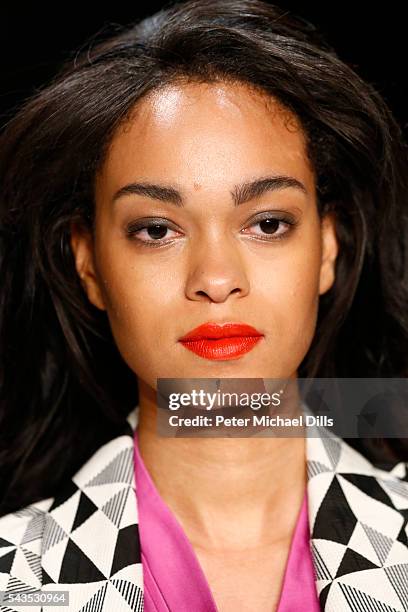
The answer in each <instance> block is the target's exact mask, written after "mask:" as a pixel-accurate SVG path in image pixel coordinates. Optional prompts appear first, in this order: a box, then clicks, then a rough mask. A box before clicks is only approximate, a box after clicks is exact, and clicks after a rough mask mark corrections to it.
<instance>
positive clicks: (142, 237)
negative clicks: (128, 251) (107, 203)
mask: <svg viewBox="0 0 408 612" xmlns="http://www.w3.org/2000/svg"><path fill="white" fill-rule="evenodd" d="M169 232H174V233H178V232H177V230H173V229H172V228H171V224H170V223H169V222H168V221H166V220H165V219H158V218H156V219H140V220H139V221H137V222H134V223H130V224H129V225H128V226H127V227H126V233H127V235H128V236H129V237H130V238H132V239H134V240H137V241H138V242H141V243H144V244H145V245H146V246H153V247H155V246H160V245H161V244H163V243H164V242H167V240H171V239H172V238H174V236H171V235H170V236H169ZM165 239H166V240H165Z"/></svg>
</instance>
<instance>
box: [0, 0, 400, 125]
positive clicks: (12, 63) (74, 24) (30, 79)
mask: <svg viewBox="0 0 408 612" xmlns="http://www.w3.org/2000/svg"><path fill="white" fill-rule="evenodd" d="M30 4H31V6H30ZM30 4H28V5H27V6H24V5H23V4H22V3H19V2H15V3H12V2H3V3H2V4H1V8H0V74H1V89H0V124H3V123H4V122H5V121H6V120H7V118H8V117H10V116H11V115H12V114H13V112H14V111H15V110H16V109H17V108H18V106H19V104H21V102H22V101H23V100H24V98H25V97H27V96H28V95H30V94H31V93H34V92H35V89H36V87H39V86H41V85H42V84H44V83H46V82H47V81H48V80H49V79H50V78H51V77H52V76H53V75H54V74H55V73H56V71H57V69H58V67H59V66H60V64H61V63H62V61H63V60H64V59H65V58H67V57H68V55H69V54H70V53H72V52H74V51H75V50H78V49H79V48H82V47H83V46H85V45H86V43H87V42H88V41H90V39H91V38H92V37H93V36H94V35H95V34H97V33H98V32H100V31H101V30H103V28H104V27H106V26H109V24H111V23H119V24H128V23H131V22H132V21H134V20H137V19H139V18H140V17H144V16H145V15H148V14H151V13H153V12H155V11H156V10H158V9H160V8H161V7H163V6H164V5H165V3H164V2H153V1H152V2H149V4H148V6H147V5H145V4H142V3H140V2H139V3H138V2H137V0H136V1H135V0H133V2H126V3H124V2H116V3H112V4H108V5H107V6H106V7H97V6H95V5H94V7H90V6H87V3H86V2H83V3H82V5H81V4H77V5H76V4H75V3H72V2H67V3H59V2H58V3H50V4H49V6H46V5H45V3H40V2H35V3H34V2H33V3H30ZM276 4H278V5H279V6H280V7H282V8H284V9H286V10H288V11H289V12H293V13H296V14H298V15H300V16H302V17H304V18H305V19H307V20H309V21H311V22H312V23H314V24H315V25H316V26H317V27H318V28H319V29H320V30H321V31H322V32H323V33H324V34H325V36H326V38H327V39H328V41H329V42H330V43H331V44H332V46H334V48H335V49H336V50H337V52H338V54H339V55H340V57H341V58H342V59H343V60H344V61H345V62H347V63H348V64H350V65H352V66H353V67H354V69H355V70H356V71H357V72H358V73H359V74H360V75H361V76H362V77H363V78H364V79H366V80H368V81H370V82H371V83H373V84H374V85H375V86H376V88H377V90H379V91H380V92H381V93H382V95H383V97H384V98H385V100H386V101H387V102H388V105H389V106H390V108H391V110H392V111H393V112H394V115H395V116H396V118H397V120H398V121H399V123H400V124H401V125H402V127H403V129H404V132H405V135H407V131H408V105H407V101H406V99H405V90H406V87H405V79H406V75H407V72H408V70H407V67H406V60H407V59H408V53H407V50H406V47H407V37H408V36H407V33H406V22H405V20H404V3H397V2H388V3H379V5H378V6H377V7H375V5H374V4H373V3H365V2H360V3H359V2H357V1H356V2H354V3H353V2H346V1H343V2H326V3H325V4H321V5H320V6H319V4H318V3H313V2H310V1H309V2H307V1H306V0H304V1H303V2H295V1H293V2H292V1H286V0H282V1H281V2H279V1H277V2H276Z"/></svg>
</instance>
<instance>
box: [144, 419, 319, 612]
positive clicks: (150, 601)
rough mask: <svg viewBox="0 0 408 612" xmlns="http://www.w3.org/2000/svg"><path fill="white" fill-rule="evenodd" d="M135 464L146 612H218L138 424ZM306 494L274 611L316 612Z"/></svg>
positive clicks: (317, 604) (316, 599)
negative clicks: (142, 445)
mask: <svg viewBox="0 0 408 612" xmlns="http://www.w3.org/2000/svg"><path fill="white" fill-rule="evenodd" d="M134 465H135V480H136V492H137V504H138V514H139V537H140V545H141V556H142V566H143V581H144V600H145V601H144V610H145V612H168V611H170V612H174V611H176V612H191V611H192V610H194V612H218V609H217V606H216V603H215V601H214V598H213V596H212V593H211V590H210V587H209V585H208V583H207V579H206V577H205V575H204V572H203V570H202V568H201V565H200V563H199V561H198V558H197V556H196V554H195V552H194V549H193V547H192V545H191V543H190V541H189V540H188V538H187V536H186V534H185V533H184V531H183V528H182V526H181V524H180V523H179V522H178V520H177V519H176V517H175V516H174V514H173V513H172V512H171V510H170V508H169V507H168V506H167V504H166V503H165V502H164V500H163V499H162V498H161V497H160V495H159V492H158V491H157V489H156V487H155V485H154V483H153V480H152V479H151V477H150V474H149V473H148V471H147V469H146V466H145V464H144V462H143V459H142V457H141V455H140V451H139V444H138V435H137V429H136V432H135V444H134ZM309 538H310V536H309V523H308V518H307V495H306V494H305V497H304V500H303V504H302V508H301V511H300V513H299V517H298V521H297V524H296V527H295V531H294V534H293V539H292V543H291V548H290V551H289V556H288V560H287V563H286V568H285V575H284V580H283V586H282V590H281V595H280V600H279V605H278V608H277V612H293V611H294V610H307V611H308V612H320V605H319V601H318V597H317V592H316V588H315V582H314V569H313V563H312V557H311V551H310V546H309Z"/></svg>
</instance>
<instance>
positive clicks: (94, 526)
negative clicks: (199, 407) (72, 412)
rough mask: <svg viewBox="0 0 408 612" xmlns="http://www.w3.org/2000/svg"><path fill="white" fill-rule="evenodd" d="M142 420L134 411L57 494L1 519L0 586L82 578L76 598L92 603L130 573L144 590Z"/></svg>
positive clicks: (34, 586)
mask: <svg viewBox="0 0 408 612" xmlns="http://www.w3.org/2000/svg"><path fill="white" fill-rule="evenodd" d="M137 418H138V413H137V408H135V409H134V410H133V411H132V412H131V413H130V414H129V415H128V417H127V422H126V423H125V424H124V427H123V432H121V434H120V435H119V436H116V437H115V438H113V439H111V440H109V441H108V442H107V443H106V444H104V445H103V446H101V447H100V448H99V449H98V450H97V451H96V452H95V453H94V454H93V455H92V456H91V457H90V459H89V460H88V461H86V462H85V464H84V465H83V466H82V467H81V469H80V470H79V471H78V472H77V473H76V474H75V475H74V476H73V477H72V479H71V480H70V481H69V482H68V483H67V484H66V485H65V486H64V487H63V488H62V489H61V490H60V491H59V492H58V494H57V495H56V496H55V497H51V498H48V499H44V500H41V501H38V502H36V503H34V504H31V505H29V506H27V507H25V508H22V509H20V510H18V511H15V512H12V513H10V514H7V515H5V516H3V517H1V518H0V547H1V548H0V591H5V592H14V591H21V592H23V591H34V590H35V591H39V590H59V588H62V586H59V585H68V584H69V585H73V584H77V586H78V585H79V583H80V589H79V591H78V589H76V591H78V593H76V595H77V596H78V597H80V598H81V600H84V604H85V603H86V601H87V600H89V598H91V597H92V594H94V591H95V587H96V586H98V587H100V588H102V589H105V591H106V592H105V595H104V597H108V592H107V587H108V584H107V583H108V582H110V583H112V584H113V583H114V582H115V579H116V580H117V581H119V582H120V583H124V584H125V583H126V582H127V581H129V577H131V578H130V586H131V587H132V588H133V591H134V590H135V589H136V590H137V586H138V581H139V579H140V577H141V567H139V566H141V560H140V545H139V537H138V517H137V504H136V494H135V482H134V469H133V451H134V442H133V434H134V429H135V427H136V424H137ZM101 535H103V537H101ZM125 543H126V546H125ZM132 573H134V575H133V578H132ZM119 582H118V584H119ZM116 590H117V589H116ZM128 590H129V589H128ZM72 594H73V595H74V596H75V593H70V595H72ZM88 596H89V597H88ZM111 597H113V600H112V601H114V596H113V595H111ZM112 605H113V604H112ZM115 605H116V604H115ZM116 608H117V609H121V608H120V606H119V605H116ZM70 609H71V607H70ZM78 609H79V608H78ZM87 609H88V608H87ZM89 609H91V608H89ZM135 609H138V608H135Z"/></svg>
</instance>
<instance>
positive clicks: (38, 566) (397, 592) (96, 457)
mask: <svg viewBox="0 0 408 612" xmlns="http://www.w3.org/2000/svg"><path fill="white" fill-rule="evenodd" d="M137 422H138V408H135V410H133V411H132V412H131V413H130V414H129V416H128V422H127V424H126V427H125V428H124V430H123V434H122V435H119V436H117V437H116V438H114V439H112V440H110V441H109V442H108V443H107V444H105V445H104V446H102V447H101V448H99V449H98V450H97V452H96V453H94V454H93V455H92V457H91V458H90V459H89V460H88V461H87V462H86V463H85V464H84V465H83V466H82V468H81V469H80V470H79V471H78V472H77V473H76V475H75V476H74V477H73V478H72V481H71V482H70V484H69V486H68V487H66V488H65V490H64V491H62V492H60V493H59V494H58V496H56V497H54V498H49V499H44V500H42V501H39V502H36V503H34V504H32V505H30V506H27V507H25V508H23V509H21V510H19V511H17V512H13V513H10V514H8V515H6V516H3V517H2V518H0V591H5V592H6V593H13V592H23V591H24V592H27V593H29V592H38V591H41V593H47V592H50V591H68V592H69V605H68V606H66V607H63V606H61V607H58V608H57V607H56V606H49V605H48V606H47V605H40V604H38V605H30V606H29V607H27V606H26V605H20V606H18V605H17V604H12V605H10V604H5V603H4V604H3V605H0V610H1V612H12V611H18V612H28V611H30V612H51V611H55V610H57V609H59V610H61V612H63V611H64V610H69V611H70V612H129V611H130V610H134V611H139V612H141V611H142V610H143V573H142V564H141V556H140V541H139V532H138V513H137V497H136V496H137V491H136V487H135V479H134V469H133V433H134V429H135V427H136V426H137ZM306 440H307V442H306V448H307V462H308V500H309V525H310V533H311V550H312V556H313V563H314V570H315V584H316V590H317V593H318V594H319V599H320V605H321V610H322V611H324V612H350V611H353V612H377V611H378V612H380V611H381V612H385V611H386V612H407V611H408V537H407V536H408V528H407V521H408V477H407V467H408V466H407V464H405V463H399V464H398V465H396V466H395V467H394V468H393V469H392V471H385V470H380V469H378V468H376V467H374V466H373V465H372V464H371V463H370V462H369V461H368V460H367V459H366V458H365V457H363V456H362V455H361V454H360V453H358V452H357V451H355V450H354V449H353V448H351V447H350V445H348V444H347V443H346V442H345V441H344V440H342V439H341V438H338V437H336V436H334V435H331V436H330V437H309V436H308V437H307V439H306ZM176 612H183V611H180V610H177V611H176ZM186 612H187V611H186ZM188 612H194V611H188ZM237 612H238V611H237ZM305 612H307V611H305Z"/></svg>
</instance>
